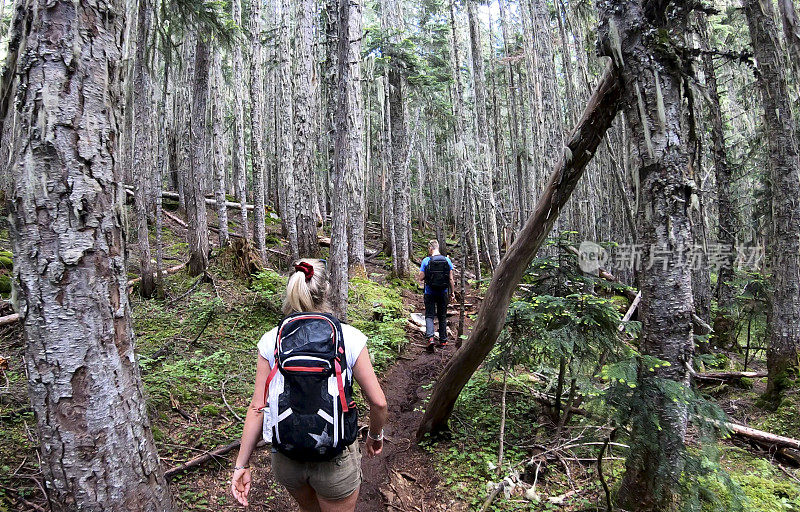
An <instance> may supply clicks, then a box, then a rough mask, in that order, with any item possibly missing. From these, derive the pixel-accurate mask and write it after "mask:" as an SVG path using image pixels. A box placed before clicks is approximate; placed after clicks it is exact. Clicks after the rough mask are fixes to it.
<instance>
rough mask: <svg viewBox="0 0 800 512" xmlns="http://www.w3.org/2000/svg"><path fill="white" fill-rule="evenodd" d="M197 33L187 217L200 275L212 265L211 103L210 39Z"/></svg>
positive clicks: (194, 268) (193, 264) (192, 264)
mask: <svg viewBox="0 0 800 512" xmlns="http://www.w3.org/2000/svg"><path fill="white" fill-rule="evenodd" d="M207 37H208V36H207V35H206V34H203V33H202V32H200V33H198V34H197V41H196V44H195V54H194V77H193V79H192V116H191V125H190V129H191V141H192V161H191V165H189V168H188V169H187V171H188V172H187V176H186V178H187V179H186V191H185V194H186V218H187V221H188V222H187V224H188V225H189V229H188V242H189V265H188V267H189V273H190V274H192V275H194V276H196V275H200V274H202V273H203V272H205V271H206V269H207V268H208V219H207V216H206V198H205V193H204V190H203V178H204V177H205V175H206V158H205V156H206V155H205V148H206V105H207V103H208V75H209V70H210V66H209V42H208V40H207Z"/></svg>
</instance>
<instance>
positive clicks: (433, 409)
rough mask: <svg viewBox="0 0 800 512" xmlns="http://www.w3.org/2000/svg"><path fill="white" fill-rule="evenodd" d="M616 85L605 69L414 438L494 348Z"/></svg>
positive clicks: (615, 99) (608, 117)
mask: <svg viewBox="0 0 800 512" xmlns="http://www.w3.org/2000/svg"><path fill="white" fill-rule="evenodd" d="M620 91H621V90H620V84H619V82H618V80H617V77H616V75H615V74H614V73H613V72H612V71H611V70H607V71H606V72H605V73H604V75H603V77H602V78H601V80H600V83H599V84H598V85H597V88H596V89H595V91H594V94H593V95H592V97H591V98H590V99H589V102H588V104H587V106H586V110H585V111H584V114H583V117H582V118H581V119H580V120H579V121H578V124H577V125H576V126H575V129H574V130H573V131H572V134H571V136H570V137H569V139H568V143H567V148H568V149H569V154H570V155H572V156H571V158H567V157H566V155H565V156H564V157H563V158H562V159H561V161H560V162H559V163H558V165H556V167H555V168H554V170H553V173H552V174H551V175H550V179H549V181H548V182H547V185H546V186H545V189H544V193H543V194H542V195H541V196H540V197H539V201H538V203H537V205H536V209H535V210H534V213H533V215H532V216H531V217H530V218H528V221H527V222H526V223H525V227H524V228H523V229H522V231H520V234H519V237H518V238H517V239H516V240H515V241H514V244H513V245H512V246H511V248H510V249H509V251H508V253H507V254H506V255H505V257H504V258H503V259H502V260H501V261H500V265H499V266H498V267H497V269H496V270H495V272H494V274H493V275H492V281H491V283H489V289H488V290H487V291H486V295H485V298H484V300H483V301H482V302H481V306H480V309H479V310H478V320H477V322H476V323H475V326H474V327H473V329H472V332H471V333H470V336H469V338H468V339H467V341H466V342H464V346H463V347H461V348H460V349H459V350H458V351H457V352H456V353H455V355H454V356H453V357H452V359H450V361H449V362H448V363H447V366H446V367H445V369H444V371H443V372H442V375H441V377H440V378H439V380H437V381H436V385H435V386H434V388H433V392H432V394H431V399H430V401H429V402H428V407H427V408H426V410H425V415H424V416H423V418H422V421H421V423H420V426H419V429H418V430H417V438H421V437H422V436H423V435H425V434H426V433H429V432H435V431H439V430H442V429H444V428H446V427H447V420H448V418H449V417H450V414H451V413H452V411H453V406H454V405H455V403H456V399H457V398H458V395H459V394H460V393H461V390H462V389H463V388H464V386H465V385H466V383H467V382H468V381H469V379H470V377H471V376H472V374H473V372H474V371H475V370H476V369H477V368H478V366H479V365H480V364H481V363H482V362H483V360H484V358H485V357H486V356H487V354H489V352H490V351H491V350H492V347H494V344H495V342H496V341H497V337H498V335H499V334H500V331H501V330H502V328H503V325H504V324H505V319H506V313H507V312H508V305H509V303H510V302H511V295H512V294H513V293H514V290H515V289H516V285H517V284H518V283H519V282H520V280H521V279H522V276H523V275H524V274H525V271H526V270H527V269H528V266H529V265H530V263H531V261H533V258H534V256H536V252H537V251H538V250H539V248H540V247H541V246H542V244H543V243H544V241H545V239H546V238H547V236H548V234H549V233H550V230H551V229H552V228H553V224H554V223H555V220H556V218H557V217H558V215H559V213H560V212H561V210H562V208H563V207H564V205H565V204H566V202H567V200H568V199H569V198H570V195H571V194H572V191H573V190H575V185H576V184H577V183H578V181H579V180H580V178H581V175H582V174H583V170H584V169H585V168H586V164H587V163H588V162H589V161H590V160H591V158H592V156H593V155H594V153H595V151H597V146H598V145H599V144H600V142H601V141H602V139H603V136H604V134H605V132H606V130H608V127H609V126H611V122H612V121H613V120H614V117H615V116H616V114H617V112H618V110H619V97H620V93H621V92H620Z"/></svg>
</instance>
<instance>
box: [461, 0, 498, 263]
mask: <svg viewBox="0 0 800 512" xmlns="http://www.w3.org/2000/svg"><path fill="white" fill-rule="evenodd" d="M467 16H468V18H469V36H470V43H471V48H472V51H471V52H470V53H471V54H472V74H473V82H474V85H475V130H476V133H477V143H478V147H477V157H478V161H479V165H480V173H479V178H480V188H479V189H478V190H479V194H480V198H481V202H482V203H483V208H482V210H483V214H484V218H483V227H484V229H485V230H486V245H487V249H488V251H489V262H490V263H491V265H492V269H494V268H497V265H498V264H499V263H500V243H499V241H498V236H497V205H496V204H495V199H494V184H493V173H492V168H493V162H494V155H493V152H492V148H491V145H490V143H489V133H488V123H489V120H488V116H487V115H486V78H485V76H484V72H483V53H482V52H481V48H482V47H481V33H480V26H479V24H478V16H477V14H476V13H475V2H474V1H472V0H469V1H467Z"/></svg>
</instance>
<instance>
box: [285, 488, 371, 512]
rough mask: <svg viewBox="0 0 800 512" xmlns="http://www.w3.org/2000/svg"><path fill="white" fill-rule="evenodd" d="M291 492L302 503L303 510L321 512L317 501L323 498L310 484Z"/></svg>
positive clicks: (299, 503)
mask: <svg viewBox="0 0 800 512" xmlns="http://www.w3.org/2000/svg"><path fill="white" fill-rule="evenodd" d="M289 494H291V495H292V498H294V499H295V500H296V501H297V504H298V505H300V510H301V512H321V511H320V505H319V502H318V501H317V500H318V499H321V498H319V497H318V496H317V492H316V491H315V490H314V489H313V488H312V487H311V486H310V485H304V486H303V487H301V488H300V489H296V490H293V491H289ZM356 494H358V493H356ZM354 503H355V502H354Z"/></svg>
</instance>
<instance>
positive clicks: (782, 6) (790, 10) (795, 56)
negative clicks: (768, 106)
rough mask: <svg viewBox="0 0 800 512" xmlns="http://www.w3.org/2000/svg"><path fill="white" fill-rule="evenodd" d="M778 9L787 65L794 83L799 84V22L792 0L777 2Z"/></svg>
mask: <svg viewBox="0 0 800 512" xmlns="http://www.w3.org/2000/svg"><path fill="white" fill-rule="evenodd" d="M778 9H779V10H780V13H781V19H782V20H783V34H784V36H785V38H786V46H787V47H788V49H789V63H790V64H791V66H792V69H793V70H794V74H795V77H794V79H795V81H797V82H800V20H798V17H797V10H796V9H795V6H794V0H778Z"/></svg>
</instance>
